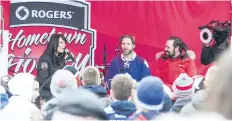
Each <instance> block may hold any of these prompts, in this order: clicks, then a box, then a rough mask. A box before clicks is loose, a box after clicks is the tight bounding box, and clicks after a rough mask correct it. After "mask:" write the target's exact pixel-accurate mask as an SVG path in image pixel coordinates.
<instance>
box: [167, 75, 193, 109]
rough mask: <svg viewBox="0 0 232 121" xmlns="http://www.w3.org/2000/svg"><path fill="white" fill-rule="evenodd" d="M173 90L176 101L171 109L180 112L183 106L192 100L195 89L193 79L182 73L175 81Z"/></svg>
mask: <svg viewBox="0 0 232 121" xmlns="http://www.w3.org/2000/svg"><path fill="white" fill-rule="evenodd" d="M172 90H173V93H174V95H175V97H176V101H175V103H174V105H173V107H172V109H171V111H173V112H176V113H179V112H180V110H181V109H182V107H183V106H185V105H186V104H187V103H189V102H191V98H192V95H193V94H194V91H195V89H194V82H193V79H192V78H191V77H189V76H188V75H187V74H185V73H182V74H180V75H179V77H177V79H176V80H175V81H174V83H173V85H172Z"/></svg>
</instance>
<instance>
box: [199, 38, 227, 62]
mask: <svg viewBox="0 0 232 121" xmlns="http://www.w3.org/2000/svg"><path fill="white" fill-rule="evenodd" d="M227 48H229V44H228V42H227V41H224V42H223V43H221V44H218V43H216V42H215V43H214V45H212V47H210V43H208V44H203V48H202V50H201V63H202V64H204V65H208V64H211V63H212V62H214V61H215V59H216V58H217V57H218V56H220V54H221V53H222V52H224V51H225V50H226V49H227Z"/></svg>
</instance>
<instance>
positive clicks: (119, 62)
mask: <svg viewBox="0 0 232 121" xmlns="http://www.w3.org/2000/svg"><path fill="white" fill-rule="evenodd" d="M120 73H128V74H130V75H131V77H132V78H133V79H135V80H136V81H137V82H139V81H140V80H141V79H142V78H143V77H146V76H148V75H151V71H150V69H149V66H148V64H147V62H146V60H145V59H143V58H141V57H140V56H138V55H136V54H134V55H133V57H132V58H131V60H130V61H125V60H124V59H123V55H121V56H117V57H115V58H114V59H113V61H112V62H111V63H110V66H109V68H108V71H107V74H106V78H105V81H106V86H107V88H108V89H110V88H111V87H110V83H111V79H112V78H113V77H114V76H115V75H117V74H120Z"/></svg>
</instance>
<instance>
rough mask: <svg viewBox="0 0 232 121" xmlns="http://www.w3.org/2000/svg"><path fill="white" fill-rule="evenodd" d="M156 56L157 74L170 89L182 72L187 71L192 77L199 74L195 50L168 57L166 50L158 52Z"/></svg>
mask: <svg viewBox="0 0 232 121" xmlns="http://www.w3.org/2000/svg"><path fill="white" fill-rule="evenodd" d="M156 58H157V62H156V70H155V75H156V76H158V77H160V78H161V79H162V80H163V82H164V84H165V85H167V86H168V87H169V88H170V89H171V87H172V84H173V82H174V81H175V79H176V78H177V77H178V76H179V75H180V74H181V73H186V74H187V75H188V76H190V77H192V76H195V75H197V68H196V65H195V62H194V59H195V54H194V52H193V51H187V52H185V51H182V53H181V55H180V56H179V57H177V58H170V57H167V56H166V55H165V53H164V52H160V53H157V54H156Z"/></svg>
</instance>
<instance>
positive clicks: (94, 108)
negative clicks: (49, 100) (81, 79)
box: [52, 89, 106, 121]
mask: <svg viewBox="0 0 232 121" xmlns="http://www.w3.org/2000/svg"><path fill="white" fill-rule="evenodd" d="M73 95H78V96H73ZM58 100H59V102H58V109H57V110H56V111H55V112H54V115H53V116H52V121H62V120H66V121H77V120H81V121H85V120H106V115H105V112H104V106H103V105H102V103H101V102H100V100H99V97H98V96H97V95H95V94H94V93H92V92H90V91H87V90H84V89H78V90H76V91H73V92H66V93H65V94H64V95H62V96H60V97H59V99H58Z"/></svg>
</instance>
